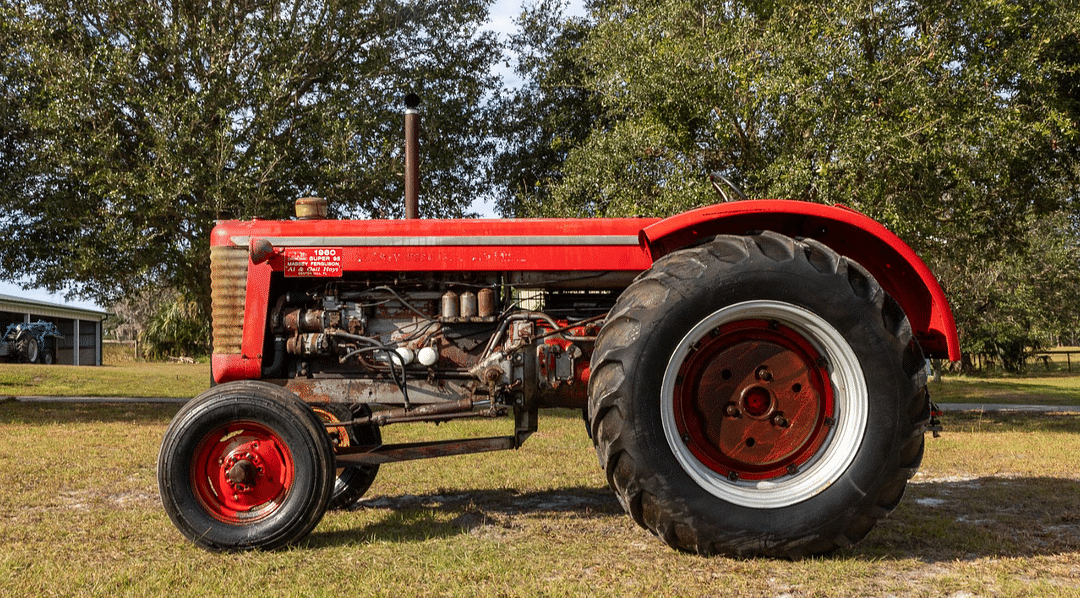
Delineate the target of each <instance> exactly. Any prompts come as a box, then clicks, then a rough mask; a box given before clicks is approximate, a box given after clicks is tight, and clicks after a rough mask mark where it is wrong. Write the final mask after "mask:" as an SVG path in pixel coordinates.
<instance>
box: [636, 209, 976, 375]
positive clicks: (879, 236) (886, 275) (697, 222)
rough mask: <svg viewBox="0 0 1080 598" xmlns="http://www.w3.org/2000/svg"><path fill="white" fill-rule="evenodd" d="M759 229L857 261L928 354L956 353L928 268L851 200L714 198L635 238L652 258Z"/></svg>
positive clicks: (949, 320) (947, 313)
mask: <svg viewBox="0 0 1080 598" xmlns="http://www.w3.org/2000/svg"><path fill="white" fill-rule="evenodd" d="M761 230H770V231H774V232H777V233H780V234H783V235H787V236H789V237H796V238H810V239H814V240H816V241H819V242H821V243H823V244H824V245H827V246H828V247H830V248H832V249H833V250H834V251H836V252H837V253H839V254H841V255H843V256H845V257H847V258H849V259H851V260H853V261H855V262H857V263H858V264H860V265H862V266H863V267H864V268H866V269H867V271H869V272H870V274H871V275H873V276H874V278H875V279H877V281H878V283H879V284H881V287H882V288H883V289H884V290H885V292H887V293H889V295H891V296H892V297H893V299H895V300H896V301H897V302H898V303H899V304H900V306H901V307H902V308H903V310H904V313H905V314H907V317H908V321H909V322H910V323H911V328H912V330H913V331H914V333H915V336H916V338H918V340H919V343H920V344H921V345H922V347H923V351H924V352H925V353H926V354H927V355H928V356H930V357H947V358H948V359H949V360H950V361H958V360H959V359H960V341H959V339H958V337H957V333H956V323H955V321H954V319H953V315H952V309H951V308H950V307H949V302H948V300H947V299H946V298H945V293H944V291H942V290H941V285H939V284H938V281H937V279H936V278H934V275H933V274H932V273H931V272H930V269H929V268H927V266H926V264H925V263H924V262H923V261H922V260H921V259H919V256H918V255H916V254H915V252H914V251H912V249H911V248H910V247H908V245H907V244H906V243H904V242H903V241H902V240H901V239H900V238H899V237H897V236H896V235H894V234H893V233H892V232H890V231H889V230H888V229H886V228H885V227H884V226H882V225H881V224H880V223H878V222H877V221H875V220H873V219H871V218H870V217H868V216H866V215H864V214H861V213H859V212H856V211H855V210H852V209H850V208H846V207H843V206H827V205H822V204H815V203H807V202H801V201H788V200H760V201H741V202H732V203H725V204H717V205H713V206H707V207H704V208H699V209H696V210H692V211H690V212H685V213H682V214H679V215H677V216H672V217H671V218H667V219H664V220H661V221H659V222H656V223H653V224H650V225H648V226H646V227H645V228H643V229H642V230H641V242H642V244H643V245H644V246H645V247H646V248H647V249H648V251H649V253H650V255H651V257H652V259H653V260H655V259H657V258H659V257H660V256H662V255H665V254H667V253H670V252H672V251H674V250H676V249H680V248H682V247H686V246H688V245H691V244H693V243H695V242H697V241H700V240H702V239H706V238H708V237H711V236H713V235H718V234H740V235H741V234H746V233H748V232H752V231H761Z"/></svg>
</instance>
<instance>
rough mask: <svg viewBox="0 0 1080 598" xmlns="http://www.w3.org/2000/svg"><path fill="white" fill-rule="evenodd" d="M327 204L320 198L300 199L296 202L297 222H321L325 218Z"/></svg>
mask: <svg viewBox="0 0 1080 598" xmlns="http://www.w3.org/2000/svg"><path fill="white" fill-rule="evenodd" d="M327 207H328V205H327V202H326V200H325V199H323V198H321V197H301V198H300V199H298V200H296V204H295V209H296V219H297V220H322V219H325V218H326V214H327Z"/></svg>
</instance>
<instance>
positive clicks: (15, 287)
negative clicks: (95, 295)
mask: <svg viewBox="0 0 1080 598" xmlns="http://www.w3.org/2000/svg"><path fill="white" fill-rule="evenodd" d="M523 1H525V2H528V1H529V0H496V1H495V2H494V3H493V4H492V5H491V18H490V20H489V24H488V28H489V29H490V30H492V31H496V32H499V33H501V34H504V35H508V34H509V33H511V32H512V31H513V30H514V29H515V26H514V19H515V18H517V16H518V15H519V14H520V13H521V5H522V2H523ZM564 14H565V16H568V17H569V16H581V15H584V14H585V9H584V8H583V6H582V0H569V6H568V7H567V9H566V11H565V13H564ZM505 77H506V75H505V74H504V78H505ZM477 207H479V206H477ZM481 212H482V215H484V216H491V215H492V214H490V213H488V214H483V210H482V209H481ZM0 295H11V296H14V297H20V298H23V299H33V300H36V301H47V302H49V303H58V304H62V305H70V306H73V307H83V308H88V309H104V307H102V306H100V305H98V304H96V303H94V302H91V301H79V300H71V301H69V300H67V299H65V298H64V295H63V293H60V294H52V293H49V292H48V291H46V290H44V289H30V290H23V289H22V288H21V287H20V285H19V284H17V283H10V282H3V281H0Z"/></svg>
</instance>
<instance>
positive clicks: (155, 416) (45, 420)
mask: <svg viewBox="0 0 1080 598" xmlns="http://www.w3.org/2000/svg"><path fill="white" fill-rule="evenodd" d="M181 406H182V405H179V404H175V403H136V402H130V403H21V402H19V401H16V400H14V399H7V400H0V423H4V424H28V425H52V424H72V423H74V424H95V423H107V422H126V423H133V424H145V425H159V424H160V425H161V426H166V425H168V423H169V420H171V419H172V417H173V416H174V415H176V412H177V411H179V410H180V407H181Z"/></svg>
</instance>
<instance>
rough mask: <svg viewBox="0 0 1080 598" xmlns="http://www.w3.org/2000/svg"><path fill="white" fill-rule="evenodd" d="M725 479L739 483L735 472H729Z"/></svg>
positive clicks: (737, 474) (737, 473)
mask: <svg viewBox="0 0 1080 598" xmlns="http://www.w3.org/2000/svg"><path fill="white" fill-rule="evenodd" d="M727 479H729V480H731V481H732V482H738V481H739V472H737V471H729V472H728V474H727Z"/></svg>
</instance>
